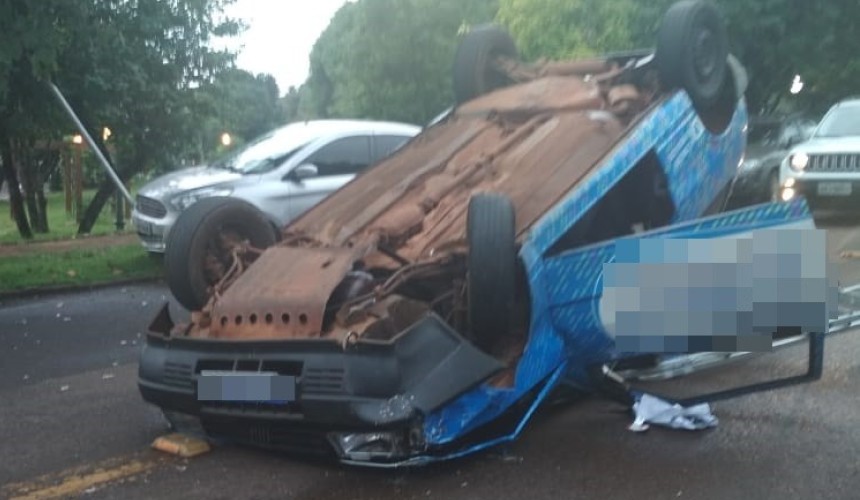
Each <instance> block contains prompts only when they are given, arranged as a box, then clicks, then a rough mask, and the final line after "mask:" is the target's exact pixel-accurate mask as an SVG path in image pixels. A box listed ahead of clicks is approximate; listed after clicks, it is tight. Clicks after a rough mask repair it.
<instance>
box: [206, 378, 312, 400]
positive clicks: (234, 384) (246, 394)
mask: <svg viewBox="0 0 860 500" xmlns="http://www.w3.org/2000/svg"><path fill="white" fill-rule="evenodd" d="M295 398H296V380H295V377H291V376H282V375H277V374H276V373H264V372H258V373H253V372H248V373H243V372H218V371H203V372H201V376H200V379H199V380H198V382H197V399H198V400H199V401H233V402H256V403H273V402H278V403H287V402H291V401H294V400H295Z"/></svg>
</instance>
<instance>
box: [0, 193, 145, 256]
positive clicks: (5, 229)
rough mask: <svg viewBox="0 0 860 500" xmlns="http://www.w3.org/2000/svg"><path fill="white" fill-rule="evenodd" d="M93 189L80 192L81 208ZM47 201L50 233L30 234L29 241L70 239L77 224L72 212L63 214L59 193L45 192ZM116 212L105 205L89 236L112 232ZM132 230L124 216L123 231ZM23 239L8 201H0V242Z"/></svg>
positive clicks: (129, 221) (17, 241)
mask: <svg viewBox="0 0 860 500" xmlns="http://www.w3.org/2000/svg"><path fill="white" fill-rule="evenodd" d="M94 194H95V190H88V191H84V209H86V205H87V203H89V201H90V200H91V199H92V197H93V195H94ZM47 200H48V229H49V230H50V232H48V233H46V234H34V235H33V236H34V237H33V239H32V240H30V241H34V242H36V241H52V240H66V239H70V238H74V237H76V235H77V232H78V223H77V221H75V217H74V215H68V214H66V208H65V200H64V195H63V193H62V192H59V193H49V194H48V195H47ZM115 219H116V215H115V213H114V211H113V210H111V203H110V202H108V203H106V204H105V207H104V209H102V213H101V215H99V218H98V220H97V221H96V223H95V225H94V226H93V230H92V233H90V234H91V235H94V236H97V235H105V234H115V233H116V232H117V230H116V226H115ZM130 231H132V225H131V220H129V219H126V221H125V230H124V231H123V232H130ZM26 242H27V241H26V240H24V239H23V238H21V236H20V235H19V234H18V226H16V225H15V221H14V220H12V217H11V215H10V211H9V202H8V201H0V245H3V244H13V243H26Z"/></svg>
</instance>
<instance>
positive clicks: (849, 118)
mask: <svg viewBox="0 0 860 500" xmlns="http://www.w3.org/2000/svg"><path fill="white" fill-rule="evenodd" d="M853 135H860V104H846V105H842V106H840V107H838V108H835V109H834V110H833V111H831V112H830V113H828V114H827V116H825V117H824V119H823V120H822V121H821V125H820V126H819V127H818V130H817V131H816V132H815V136H816V137H848V136H853Z"/></svg>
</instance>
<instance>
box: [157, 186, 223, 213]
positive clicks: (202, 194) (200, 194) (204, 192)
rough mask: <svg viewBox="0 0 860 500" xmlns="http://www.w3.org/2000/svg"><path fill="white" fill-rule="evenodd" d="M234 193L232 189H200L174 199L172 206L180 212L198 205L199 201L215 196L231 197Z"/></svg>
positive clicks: (171, 202)
mask: <svg viewBox="0 0 860 500" xmlns="http://www.w3.org/2000/svg"><path fill="white" fill-rule="evenodd" d="M232 193H233V190H232V189H226V188H220V189H215V188H208V189H198V190H196V191H189V192H187V193H183V194H181V195H179V196H177V197H176V198H173V199H172V200H171V201H170V204H171V205H173V207H174V208H175V209H177V210H179V211H180V212H181V211H183V210H185V209H186V208H188V207H190V206H191V205H193V204H195V203H197V202H198V201H199V200H202V199H203V198H211V197H213V196H230V195H231V194H232Z"/></svg>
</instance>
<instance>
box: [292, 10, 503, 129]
mask: <svg viewBox="0 0 860 500" xmlns="http://www.w3.org/2000/svg"><path fill="white" fill-rule="evenodd" d="M496 8H497V0H473V1H469V2H463V1H461V0H357V1H356V2H353V3H347V4H345V5H344V6H343V7H342V8H341V9H340V10H338V12H337V13H336V14H335V15H334V17H333V18H332V21H331V24H329V26H328V28H326V30H325V31H324V32H323V33H322V35H321V36H320V38H319V39H318V40H317V42H316V44H315V45H314V48H313V51H312V52H311V56H310V77H309V79H308V81H307V84H306V85H305V86H303V88H302V89H301V92H300V94H301V98H300V102H299V114H304V115H305V116H307V115H312V116H317V117H331V116H337V117H351V118H374V119H386V120H398V121H407V122H413V123H424V122H426V120H428V119H430V118H432V117H433V116H435V115H437V114H438V113H439V112H440V111H441V110H443V109H445V108H447V107H448V106H450V105H451V103H452V101H453V95H452V91H451V88H450V87H451V84H450V81H451V75H450V72H451V65H452V62H453V58H454V53H455V50H456V45H457V33H458V31H459V30H460V28H461V26H462V25H463V23H480V22H486V21H490V20H492V18H493V17H494V15H495V11H496Z"/></svg>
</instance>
